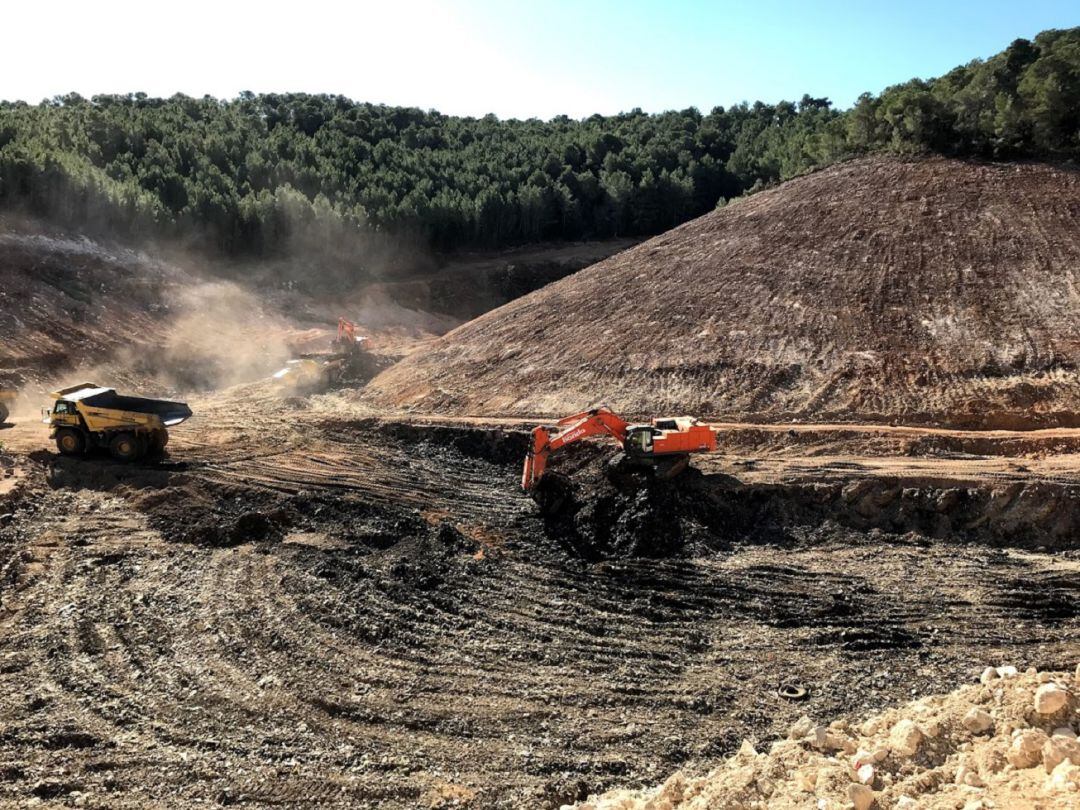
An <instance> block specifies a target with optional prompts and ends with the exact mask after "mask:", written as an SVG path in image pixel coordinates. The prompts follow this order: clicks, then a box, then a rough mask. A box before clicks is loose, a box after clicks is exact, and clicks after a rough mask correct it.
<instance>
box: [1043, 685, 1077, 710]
mask: <svg viewBox="0 0 1080 810" xmlns="http://www.w3.org/2000/svg"><path fill="white" fill-rule="evenodd" d="M1068 702H1069V692H1068V690H1066V689H1062V688H1061V687H1060V686H1058V685H1057V684H1056V683H1044V684H1043V685H1042V686H1040V687H1039V688H1038V689H1036V690H1035V711H1037V712H1038V713H1039V714H1054V712H1057V711H1060V710H1061V709H1063V708H1064V707H1065V704H1067V703H1068Z"/></svg>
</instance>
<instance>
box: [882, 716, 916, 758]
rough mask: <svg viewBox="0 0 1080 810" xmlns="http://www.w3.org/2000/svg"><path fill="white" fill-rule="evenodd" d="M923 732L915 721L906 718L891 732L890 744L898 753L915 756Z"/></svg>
mask: <svg viewBox="0 0 1080 810" xmlns="http://www.w3.org/2000/svg"><path fill="white" fill-rule="evenodd" d="M922 739H923V733H922V732H921V731H920V730H919V727H918V726H917V725H915V723H914V722H912V721H911V720H908V719H907V718H904V719H903V720H901V721H900V722H899V723H897V724H896V725H895V726H893V727H892V731H890V732H889V746H890V747H891V748H892V749H893V750H894V751H895V752H896V753H898V754H900V755H901V756H905V757H910V756H914V754H915V752H916V751H918V750H919V743H921V742H922Z"/></svg>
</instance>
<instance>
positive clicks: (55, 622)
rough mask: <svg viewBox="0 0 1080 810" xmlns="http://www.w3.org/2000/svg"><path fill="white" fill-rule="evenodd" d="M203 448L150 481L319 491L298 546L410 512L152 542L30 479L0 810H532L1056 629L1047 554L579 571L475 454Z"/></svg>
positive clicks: (748, 560) (977, 549)
mask: <svg viewBox="0 0 1080 810" xmlns="http://www.w3.org/2000/svg"><path fill="white" fill-rule="evenodd" d="M365 430H366V429H365ZM271 443H272V442H271ZM293 447H294V448H296V447H298V445H294V446H293ZM217 452H218V451H217V450H214V451H212V452H206V453H205V456H204V457H203V458H194V459H192V463H191V464H190V465H189V469H188V470H186V471H183V472H181V473H177V474H176V477H177V478H183V479H184V480H185V481H186V484H185V486H190V487H193V489H192V490H191V491H192V493H195V494H197V493H199V492H201V491H203V490H205V492H207V493H210V494H211V495H214V494H215V493H217V492H218V489H217V488H218V487H219V486H224V487H227V489H226V490H223V491H227V492H228V493H229V496H230V497H233V498H235V497H241V499H242V500H243V497H242V493H244V492H246V491H249V492H252V493H255V492H261V491H263V490H271V491H273V492H278V493H280V494H282V496H283V497H286V498H292V497H295V496H296V495H298V494H299V493H300V492H311V493H314V494H316V495H320V494H322V495H329V496H332V497H331V499H330V501H328V503H331V504H334V505H336V507H337V509H338V511H335V512H332V513H331V514H330V515H329V517H328V518H327V520H326V522H325V524H323V525H321V528H320V526H319V525H316V526H310V527H305V532H308V533H310V532H315V533H318V532H319V531H323V532H325V533H327V534H333V533H334V532H335V531H337V530H338V529H339V528H340V526H339V525H338V524H339V523H344V524H348V523H349V522H350V521H352V520H354V518H352V517H350V513H349V511H348V509H349V508H352V507H356V508H360V507H363V511H362V514H363V515H364V518H363V519H364V520H367V519H368V516H369V514H370V510H371V509H374V508H376V507H378V506H379V505H381V508H385V509H394V510H398V509H410V510H413V511H415V512H418V513H425V514H429V515H431V518H430V520H429V521H427V522H428V523H433V524H434V525H432V526H431V528H430V530H425V529H423V526H424V525H425V520H423V519H418V520H416V521H413V522H406V523H404V524H402V525H404V526H405V527H406V528H405V529H403V530H402V531H403V534H401V535H400V536H398V537H396V538H392V539H391V541H388V542H383V541H381V540H380V541H379V542H378V543H376V544H374V545H372V544H370V543H368V542H367V541H366V540H365V535H364V534H363V533H362V532H361V533H360V534H358V535H357V536H356V537H355V538H350V537H349V536H345V535H342V536H341V537H337V538H336V539H335V542H333V543H325V544H322V545H320V544H318V543H315V544H312V543H310V542H308V541H306V540H304V539H302V538H300V539H298V538H294V537H293V536H292V535H289V534H286V535H285V541H284V542H279V541H265V542H256V543H241V544H240V545H237V546H234V547H228V548H206V547H201V546H197V545H192V544H188V543H171V542H165V541H164V540H163V538H162V537H161V535H160V534H159V532H158V531H156V530H154V529H153V528H151V524H150V522H148V518H147V516H146V515H144V514H141V513H140V512H138V511H135V510H133V509H132V506H131V503H134V501H131V502H129V500H128V499H129V498H130V497H131V495H132V492H131V488H133V487H136V486H137V485H136V483H134V482H133V481H132V480H130V479H128V480H126V481H121V483H120V484H118V485H117V486H115V487H111V488H110V487H109V486H106V485H105V484H102V485H101V486H102V487H103V488H102V489H101V490H99V491H95V490H86V489H82V488H79V487H78V486H73V487H71V488H65V487H59V488H57V489H48V488H42V489H40V491H39V493H38V494H39V496H40V497H35V499H33V501H34V502H33V503H29V504H26V505H24V506H22V507H19V508H17V509H16V516H15V519H14V520H13V521H12V522H10V523H9V524H8V525H6V526H4V527H0V570H7V571H9V572H12V573H11V575H10V576H9V577H7V578H6V579H5V580H4V584H3V586H2V587H3V590H2V591H0V604H2V605H3V606H4V609H5V611H6V612H5V613H4V614H3V615H4V617H5V618H3V619H0V622H2V623H3V630H4V637H3V640H2V641H0V687H2V688H0V772H3V773H4V774H5V775H6V776H7V777H9V778H6V779H5V780H3V781H2V782H0V802H9V801H10V802H14V801H18V800H21V799H26V798H29V797H31V796H33V795H45V794H48V795H53V796H57V797H65V796H66V797H69V798H70V797H71V796H73V795H74V791H78V792H80V793H82V794H84V795H85V796H86V797H88V798H89V799H90V800H91V806H92V805H93V803H94V802H96V803H98V804H102V805H106V806H110V807H117V806H120V807H124V806H126V807H141V806H145V805H146V804H148V803H154V802H157V803H163V804H167V805H169V806H173V807H184V806H194V805H195V804H198V803H205V802H215V801H216V802H219V803H243V802H247V803H250V804H254V805H271V804H273V805H284V806H290V805H300V804H304V803H317V804H319V805H323V806H341V807H414V806H416V805H417V804H430V805H432V806H439V804H438V803H439V801H440V800H442V798H445V797H449V796H456V795H471V796H473V798H472V799H471V805H472V806H476V807H519V806H536V807H554V806H557V805H559V804H560V803H562V802H566V801H570V800H572V799H574V798H578V797H581V796H583V795H584V794H586V793H591V792H595V791H597V790H600V789H602V788H604V787H608V786H611V785H614V784H621V785H625V784H640V783H652V782H655V781H657V779H658V778H659V777H661V776H662V775H663V774H664V773H666V772H668V771H669V770H671V769H672V768H673V767H680V766H683V765H685V764H690V765H691V766H692V765H693V764H694V763H707V762H709V761H712V760H715V759H716V758H717V757H719V756H721V755H722V754H724V753H725V752H727V751H729V750H731V749H733V748H734V747H736V746H737V744H738V742H739V741H740V740H741V739H742V738H743V737H749V738H751V739H756V740H763V739H768V738H769V737H770V736H772V735H775V734H778V733H781V732H782V731H783V730H784V729H785V728H786V727H787V725H788V724H790V723H791V722H792V721H794V720H795V719H796V718H797V717H798V716H799V715H800V714H802V713H803V712H808V713H809V714H811V716H813V717H820V718H824V717H833V716H837V715H840V714H847V713H860V712H863V711H868V710H870V709H872V708H878V707H880V706H882V705H885V704H889V703H894V702H898V701H901V700H905V699H907V698H909V697H910V695H911V693H913V692H916V693H925V692H939V691H944V690H945V689H948V688H951V687H952V686H953V685H955V682H956V679H957V677H958V673H965V674H967V675H972V676H973V675H975V674H977V672H978V671H979V670H980V669H981V667H982V666H983V665H984V664H986V663H988V662H990V663H1000V662H1007V663H1015V664H1017V665H1020V666H1023V665H1027V664H1038V665H1040V666H1043V665H1046V664H1050V663H1058V664H1064V663H1066V662H1068V661H1071V658H1072V657H1073V656H1074V655H1075V650H1076V649H1077V646H1078V644H1080V619H1078V617H1077V616H1076V614H1075V612H1072V613H1070V611H1069V610H1068V609H1067V605H1068V604H1069V601H1068V600H1069V599H1070V598H1071V600H1072V602H1073V603H1075V602H1076V601H1077V599H1080V581H1078V580H1077V571H1078V569H1080V564H1078V563H1077V561H1076V560H1074V559H1071V558H1069V557H1067V556H1066V557H1051V556H1049V555H1042V554H1034V553H1020V552H1014V551H1002V550H993V549H987V548H985V547H982V546H978V545H954V544H946V543H933V544H932V543H930V542H929V541H927V540H925V538H918V537H910V536H897V535H888V534H884V533H881V532H874V531H871V532H857V531H853V530H850V529H842V528H839V527H835V526H832V527H829V526H823V527H819V528H816V529H815V528H803V529H796V530H792V531H791V532H790V533H789V534H788V535H786V536H785V537H783V538H780V540H781V541H782V542H781V543H780V544H764V545H763V544H734V545H732V544H731V543H730V542H729V543H728V544H727V545H726V546H724V547H722V548H721V549H720V550H719V551H716V552H713V553H710V554H707V555H704V556H691V557H682V558H666V559H638V558H621V559H609V560H604V561H601V562H598V563H595V564H588V563H585V562H584V561H582V560H580V559H577V558H574V557H572V556H569V555H568V554H567V553H566V551H565V550H564V549H562V548H561V547H560V546H559V545H558V544H557V543H555V542H553V541H552V540H551V539H549V538H547V537H546V535H545V532H544V526H543V523H542V521H541V520H540V519H539V517H538V516H537V515H536V514H535V512H534V511H533V510H532V509H531V508H529V507H528V503H527V502H526V501H525V499H524V498H523V496H521V495H520V494H518V491H517V486H518V485H517V481H516V466H508V465H505V464H502V463H496V462H493V461H488V460H486V459H485V458H484V457H483V453H474V454H473V455H468V454H466V453H464V452H462V451H461V450H460V449H459V448H456V447H455V446H453V445H452V444H448V443H445V442H436V443H434V444H433V443H431V442H428V443H427V444H426V445H425V443H424V442H422V441H416V440H414V439H413V438H410V437H409V436H404V437H400V436H399V437H397V438H395V437H393V436H390V437H388V436H387V435H386V434H384V433H377V432H365V431H361V432H359V433H357V434H356V435H353V436H341V435H339V434H333V435H323V436H321V437H320V438H319V439H318V441H317V442H311V441H309V442H307V443H306V444H305V445H304V446H303V450H302V451H301V450H298V449H289V450H288V451H287V452H283V453H275V454H267V455H264V456H261V459H262V460H260V461H254V460H241V459H237V458H236V457H230V458H229V459H228V460H227V462H226V460H220V461H219V460H216V459H215V458H214V456H213V454H214V453H217ZM230 452H231V451H230ZM91 463H92V462H87V464H91ZM298 471H299V472H300V473H302V475H301V476H300V477H301V479H302V480H300V481H299V482H297V483H295V484H293V483H291V482H292V480H293V476H295V475H296V473H297V472H298ZM69 478H70V476H69ZM72 480H75V481H77V480H78V479H77V478H75V479H72ZM172 483H173V484H175V482H172ZM158 484H160V482H158ZM125 487H126V488H127V489H125ZM278 488H280V489H278ZM112 490H115V492H114V491H112ZM184 491H186V490H184V489H183V488H182V487H179V486H176V492H177V494H180V493H182V492H184ZM202 503H203V501H202V500H200V499H199V498H194V497H193V498H192V500H191V501H190V503H189V504H187V508H189V509H190V510H192V511H193V512H194V511H197V510H199V509H202V508H204V507H203V506H201V504H202ZM395 514H396V513H395ZM395 520H396V518H395ZM440 521H446V522H448V523H452V524H454V525H455V526H457V527H458V528H459V529H460V530H461V532H462V534H463V535H465V538H466V539H462V538H461V537H460V536H458V535H456V534H454V533H453V532H449V531H444V530H443V529H441V528H440V527H439V524H440ZM394 525H397V524H394ZM474 535H475V536H477V537H480V536H482V537H495V538H497V540H498V543H497V544H496V545H495V546H494V547H492V546H491V545H483V544H480V543H477V542H475V541H469V540H468V539H467V538H468V537H471V536H474ZM26 552H29V557H28V558H27V559H26V560H24V561H23V562H13V561H14V560H15V559H16V558H20V557H21V556H22V555H24V553H26ZM5 565H6V566H7V567H6V568H4V566H5ZM9 580H10V581H11V582H17V583H18V590H13V589H10V588H9ZM1037 593H1047V594H1053V597H1052V598H1051V599H1050V600H1047V601H1046V602H1045V603H1044V602H1040V601H1039V600H1035V599H1032V598H1031V596H1032V595H1033V594H1037ZM9 602H10V604H9ZM1023 603H1026V604H1027V605H1029V609H1028V610H1027V611H1025V610H1021V609H1018V606H1020V605H1021V604H1023ZM1058 668H1060V666H1059V667H1058ZM783 682H793V683H797V684H802V685H805V686H808V687H809V688H810V691H811V694H810V697H809V699H808V700H807V701H805V702H802V703H789V702H787V701H784V700H783V699H781V698H780V697H778V696H777V694H776V689H777V687H778V686H779V685H780V684H781V683H783ZM61 767H62V768H64V773H63V775H62V776H59V775H58V774H60V768H61ZM35 792H36V793H35ZM462 792H463V793H462ZM447 801H448V800H447Z"/></svg>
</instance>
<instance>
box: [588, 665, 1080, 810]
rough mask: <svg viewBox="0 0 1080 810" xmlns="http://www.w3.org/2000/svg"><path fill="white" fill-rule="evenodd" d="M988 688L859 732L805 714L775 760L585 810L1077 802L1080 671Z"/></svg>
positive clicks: (748, 758) (1004, 673) (748, 760)
mask: <svg viewBox="0 0 1080 810" xmlns="http://www.w3.org/2000/svg"><path fill="white" fill-rule="evenodd" d="M981 681H982V683H981V684H980V685H976V686H966V687H963V688H961V689H958V690H957V691H955V692H952V693H951V694H948V695H942V696H934V697H929V698H923V699H921V700H917V701H915V702H913V703H909V704H907V705H906V706H902V707H900V708H898V709H894V710H891V711H888V712H885V713H883V714H880V715H877V716H875V717H871V718H870V719H868V720H866V722H864V723H862V724H861V725H853V724H851V723H848V722H845V721H836V722H834V723H832V724H830V725H828V726H819V725H815V724H814V723H813V722H812V721H811V720H810V719H809V718H807V717H803V718H802V719H801V720H800V721H798V722H797V723H795V724H794V725H793V726H792V728H791V731H790V732H789V734H788V738H787V739H785V740H780V741H778V742H775V743H773V744H772V746H771V748H770V749H769V752H768V753H759V752H757V751H756V750H755V749H754V746H753V745H751V744H750V743H749V742H745V743H743V747H742V748H741V749H740V750H739V752H738V753H737V754H736V755H735V756H733V757H732V758H731V759H729V760H728V761H727V762H726V763H724V764H723V765H721V766H720V767H719V768H717V769H716V770H714V771H712V772H711V773H710V774H708V775H707V776H704V777H700V778H692V777H690V776H687V775H686V774H684V773H681V772H680V773H677V774H675V775H674V776H672V777H671V778H670V779H668V780H667V782H665V783H664V785H662V786H661V787H659V788H656V789H654V790H645V791H613V792H611V793H608V794H604V795H603V796H600V797H599V798H597V799H593V800H590V801H587V802H584V803H582V804H579V805H577V807H578V808H579V810H645V809H646V808H660V807H665V808H683V809H684V810H693V809H694V808H708V807H769V808H796V807H808V806H809V807H813V806H815V805H816V806H818V807H852V806H854V807H855V808H857V809H861V808H866V809H867V810H868V809H869V808H870V807H911V808H916V807H920V808H954V807H1040V808H1067V807H1069V808H1071V807H1076V806H1077V805H1076V803H1077V801H1078V800H1080V744H1078V743H1077V741H1076V728H1077V723H1078V722H1080V712H1078V708H1077V707H1078V705H1080V703H1078V701H1077V697H1076V687H1077V682H1078V681H1080V669H1078V670H1077V672H1076V676H1075V677H1073V675H1072V673H1067V672H1041V673H1040V672H1036V671H1035V670H1034V669H1032V670H1029V671H1028V672H1027V673H1025V674H1023V675H1017V672H1016V668H1015V667H998V668H987V670H986V672H984V673H983V676H982V678H981Z"/></svg>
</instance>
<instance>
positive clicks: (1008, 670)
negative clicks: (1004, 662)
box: [997, 666, 1020, 678]
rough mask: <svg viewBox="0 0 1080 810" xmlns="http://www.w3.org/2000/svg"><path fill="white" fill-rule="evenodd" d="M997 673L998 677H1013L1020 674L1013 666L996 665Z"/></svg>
mask: <svg viewBox="0 0 1080 810" xmlns="http://www.w3.org/2000/svg"><path fill="white" fill-rule="evenodd" d="M997 674H998V677H999V678H1015V677H1016V676H1017V675H1019V674H1020V670H1018V669H1017V668H1016V667H1014V666H1005V667H998V668H997Z"/></svg>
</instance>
